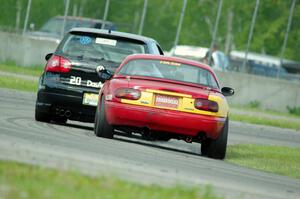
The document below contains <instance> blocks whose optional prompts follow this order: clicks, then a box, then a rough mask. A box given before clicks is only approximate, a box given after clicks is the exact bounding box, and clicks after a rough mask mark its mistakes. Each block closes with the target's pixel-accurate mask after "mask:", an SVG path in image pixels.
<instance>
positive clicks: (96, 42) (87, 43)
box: [60, 34, 146, 63]
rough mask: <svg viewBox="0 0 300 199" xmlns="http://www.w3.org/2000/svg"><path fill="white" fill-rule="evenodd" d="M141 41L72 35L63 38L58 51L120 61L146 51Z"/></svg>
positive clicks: (69, 54) (77, 55)
mask: <svg viewBox="0 0 300 199" xmlns="http://www.w3.org/2000/svg"><path fill="white" fill-rule="evenodd" d="M145 48H146V46H145V44H143V43H135V42H133V41H127V40H124V39H122V38H118V39H109V38H104V37H97V36H96V35H94V36H90V35H89V36H84V35H72V34H70V36H69V37H68V38H67V39H66V40H65V43H64V44H63V46H62V47H61V49H60V51H62V53H63V54H64V55H67V56H76V57H81V58H82V59H95V60H97V59H98V60H107V61H112V62H115V63H121V62H122V61H123V59H124V58H125V57H127V56H128V55H131V54H138V53H146V49H145Z"/></svg>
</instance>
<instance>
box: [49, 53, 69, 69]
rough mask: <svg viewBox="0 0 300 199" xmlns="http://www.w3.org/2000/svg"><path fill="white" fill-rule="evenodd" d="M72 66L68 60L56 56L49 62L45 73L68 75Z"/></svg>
mask: <svg viewBox="0 0 300 199" xmlns="http://www.w3.org/2000/svg"><path fill="white" fill-rule="evenodd" d="M71 66H72V65H71V62H70V61H69V60H68V59H66V58H64V57H61V56H57V55H54V56H52V57H51V58H50V59H49V60H48V62H47V65H46V68H45V71H47V72H59V73H67V72H69V71H70V70H71Z"/></svg>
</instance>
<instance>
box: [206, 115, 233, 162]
mask: <svg viewBox="0 0 300 199" xmlns="http://www.w3.org/2000/svg"><path fill="white" fill-rule="evenodd" d="M228 123H229V122H228V118H227V119H226V121H225V124H224V127H223V129H222V132H221V134H220V135H219V137H218V138H217V139H214V140H213V139H207V140H205V141H203V142H202V143H201V154H202V155H204V156H207V157H210V158H214V159H224V158H225V155H226V148H227V138H228Z"/></svg>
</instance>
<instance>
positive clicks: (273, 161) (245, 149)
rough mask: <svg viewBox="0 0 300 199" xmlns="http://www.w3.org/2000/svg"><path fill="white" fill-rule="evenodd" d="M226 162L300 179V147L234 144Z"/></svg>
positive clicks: (228, 149) (229, 149) (228, 152)
mask: <svg viewBox="0 0 300 199" xmlns="http://www.w3.org/2000/svg"><path fill="white" fill-rule="evenodd" d="M225 161H226V162H230V163H234V164H238V165H241V166H244V167H248V168H253V169H258V170H261V171H267V172H271V173H276V174H280V175H285V176H289V177H293V178H299V179H300V148H288V147H282V146H262V145H252V144H247V145H232V146H229V147H228V148H227V156H226V159H225Z"/></svg>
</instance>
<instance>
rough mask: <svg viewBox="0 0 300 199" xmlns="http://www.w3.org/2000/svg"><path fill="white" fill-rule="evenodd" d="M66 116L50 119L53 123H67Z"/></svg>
mask: <svg viewBox="0 0 300 199" xmlns="http://www.w3.org/2000/svg"><path fill="white" fill-rule="evenodd" d="M67 120H68V119H67V118H65V117H58V116H57V117H53V118H52V121H53V122H55V123H59V124H65V123H67Z"/></svg>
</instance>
